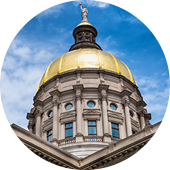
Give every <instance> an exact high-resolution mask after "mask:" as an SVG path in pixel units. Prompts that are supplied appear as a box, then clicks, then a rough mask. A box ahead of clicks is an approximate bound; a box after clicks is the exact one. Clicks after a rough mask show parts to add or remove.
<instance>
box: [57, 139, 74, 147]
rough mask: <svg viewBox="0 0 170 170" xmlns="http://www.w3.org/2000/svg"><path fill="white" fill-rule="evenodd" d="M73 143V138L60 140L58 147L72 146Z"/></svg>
mask: <svg viewBox="0 0 170 170" xmlns="http://www.w3.org/2000/svg"><path fill="white" fill-rule="evenodd" d="M75 142H76V140H75V137H73V138H68V139H62V140H59V141H58V146H62V145H68V144H73V143H75Z"/></svg>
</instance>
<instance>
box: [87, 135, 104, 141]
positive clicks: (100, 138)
mask: <svg viewBox="0 0 170 170" xmlns="http://www.w3.org/2000/svg"><path fill="white" fill-rule="evenodd" d="M84 142H103V136H84Z"/></svg>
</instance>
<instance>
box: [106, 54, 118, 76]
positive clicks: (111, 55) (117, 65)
mask: <svg viewBox="0 0 170 170" xmlns="http://www.w3.org/2000/svg"><path fill="white" fill-rule="evenodd" d="M107 53H108V54H110V55H111V56H112V57H113V59H114V61H115V63H116V67H117V73H120V71H119V65H118V63H117V60H116V57H115V56H114V55H113V54H111V53H109V52H107Z"/></svg>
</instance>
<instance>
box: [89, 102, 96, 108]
mask: <svg viewBox="0 0 170 170" xmlns="http://www.w3.org/2000/svg"><path fill="white" fill-rule="evenodd" d="M87 105H88V106H89V107H91V108H93V107H94V106H95V103H94V102H93V101H90V102H88V103H87Z"/></svg>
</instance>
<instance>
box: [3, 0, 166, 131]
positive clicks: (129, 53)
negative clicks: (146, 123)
mask: <svg viewBox="0 0 170 170" xmlns="http://www.w3.org/2000/svg"><path fill="white" fill-rule="evenodd" d="M83 5H85V6H86V7H87V8H88V11H89V14H88V21H89V22H90V23H91V24H92V25H93V26H95V27H96V29H97V30H98V36H97V43H98V44H99V45H100V46H101V47H102V49H103V50H104V51H109V52H111V53H112V54H113V55H115V56H116V57H118V58H119V59H120V60H122V61H123V62H124V63H125V64H126V65H127V66H128V67H129V68H130V70H131V72H132V74H133V76H134V78H135V80H136V82H137V84H138V87H139V90H140V91H141V94H142V95H143V98H144V101H145V102H146V103H147V109H148V112H149V113H152V121H151V123H156V122H158V121H160V120H162V118H163V116H164V114H165V111H166V107H167V103H168V97H169V74H168V67H167V63H166V59H165V57H164V54H163V51H162V49H161V47H160V45H159V43H158V42H157V40H156V39H155V37H154V35H153V34H152V33H151V32H150V31H149V30H148V28H147V27H146V26H145V25H144V24H143V23H142V22H140V21H139V20H138V19H137V18H136V17H134V16H133V15H131V14H130V13H128V12H126V11H124V10H122V9H121V8H118V7H116V6H113V5H109V4H106V3H101V2H92V1H84V2H83ZM80 22H81V14H80V7H79V2H68V3H63V4H60V5H57V6H54V7H52V8H49V9H47V10H45V11H43V12H42V13H40V14H39V15H37V16H35V17H34V18H32V19H31V20H30V21H29V22H28V23H26V25H25V26H24V27H23V28H22V29H21V30H20V31H19V32H18V34H17V35H16V37H15V39H14V40H13V41H12V43H11V45H10V47H9V49H8V51H7V54H6V57H5V59H4V63H3V67H2V72H1V82H3V83H1V96H2V103H3V107H4V111H5V113H6V116H7V118H8V121H9V123H10V124H11V123H16V124H18V125H20V126H22V127H24V128H26V126H27V124H28V122H27V120H26V114H27V112H29V111H30V109H31V107H32V104H33V96H34V95H35V93H36V90H37V85H38V82H39V80H40V78H41V76H42V75H43V73H44V71H45V69H46V68H47V66H48V65H49V64H50V63H51V61H53V60H54V59H56V58H58V57H60V56H61V55H62V54H63V53H65V52H67V51H68V50H69V48H70V46H71V45H72V44H73V43H74V38H73V37H72V31H73V29H74V28H75V27H76V26H77V25H78V24H79V23H80ZM9 96H10V98H9Z"/></svg>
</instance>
